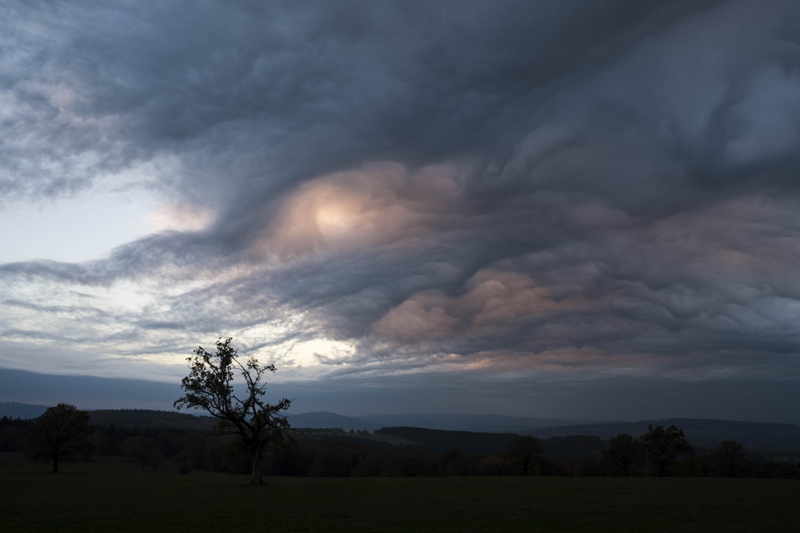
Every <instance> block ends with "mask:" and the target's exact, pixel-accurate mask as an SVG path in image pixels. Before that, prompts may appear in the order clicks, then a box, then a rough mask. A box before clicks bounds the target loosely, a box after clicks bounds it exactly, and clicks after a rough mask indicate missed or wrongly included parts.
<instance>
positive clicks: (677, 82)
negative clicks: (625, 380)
mask: <svg viewBox="0 0 800 533" xmlns="http://www.w3.org/2000/svg"><path fill="white" fill-rule="evenodd" d="M2 10H3V11H2V13H0V14H2V15H4V16H3V17H0V19H2V20H3V21H4V22H0V34H2V35H3V37H1V38H0V98H2V102H7V103H8V106H7V108H8V109H9V110H10V111H8V112H7V113H6V114H4V115H0V128H2V129H3V132H4V134H3V136H2V138H3V140H2V141H0V191H2V192H3V194H4V197H5V198H6V201H20V200H25V201H39V200H41V199H42V198H50V197H53V196H59V195H69V194H78V193H79V191H82V190H86V189H90V188H91V187H95V186H97V183H99V182H102V181H103V180H111V181H113V180H115V179H117V178H115V176H117V175H118V174H120V173H125V172H128V173H130V172H133V173H137V172H138V173H139V174H142V175H146V176H147V178H140V179H139V181H136V182H135V183H133V185H131V184H130V183H128V184H127V185H125V186H126V187H131V186H133V187H148V188H151V189H153V190H157V191H160V194H162V195H163V196H164V198H167V199H171V200H174V201H176V202H179V203H182V204H185V205H188V206H190V207H191V208H193V209H200V210H206V211H208V212H210V213H212V219H213V221H212V222H211V223H210V224H209V225H207V226H206V227H205V228H204V229H201V230H197V231H182V232H179V231H172V232H163V233H159V234H154V235H151V236H149V237H146V238H143V239H140V240H138V241H135V242H131V243H128V244H125V245H122V246H120V247H118V248H117V249H115V250H114V251H113V252H112V253H111V254H110V255H109V256H108V257H106V258H103V259H100V260H95V261H92V262H86V263H80V264H67V263H58V262H54V261H38V262H24V263H9V264H3V265H0V277H2V279H3V282H4V283H5V284H6V285H5V286H6V287H8V289H6V291H7V294H6V295H4V298H3V301H4V303H3V306H4V310H0V313H2V314H0V320H3V321H5V322H7V324H6V326H5V327H3V328H0V329H2V331H0V334H2V335H3V336H4V337H6V338H10V339H13V340H15V341H17V342H19V341H21V340H22V339H24V338H30V339H39V340H41V341H42V342H45V341H46V342H50V343H54V342H58V341H59V340H61V341H63V342H64V343H66V344H68V345H70V346H73V347H76V349H77V348H80V349H86V347H87V346H89V345H90V344H91V343H92V342H94V343H96V344H97V345H98V346H102V347H103V349H109V350H112V351H113V352H114V353H117V354H124V355H125V356H126V357H127V356H135V355H136V354H140V355H146V356H156V355H157V354H160V353H166V352H168V353H171V354H177V353H181V351H183V353H185V351H186V349H188V348H189V347H191V346H192V345H193V344H196V342H197V340H200V339H197V338H198V336H202V337H204V338H211V339H213V338H215V336H217V335H223V336H224V335H227V334H228V333H229V332H232V331H236V332H242V339H241V340H242V342H243V347H244V348H246V349H251V350H254V351H258V350H263V351H265V352H266V351H269V350H275V351H276V354H277V355H275V357H284V356H285V358H286V363H287V365H289V363H290V362H291V361H293V360H292V359H291V358H292V357H293V356H292V355H289V354H290V353H291V347H292V346H299V345H301V344H302V343H309V342H311V341H313V340H315V339H327V340H328V341H330V342H333V343H339V344H336V346H340V347H341V344H342V343H343V344H344V345H347V346H348V347H349V349H347V350H344V349H341V350H339V351H335V352H333V353H328V352H325V353H322V351H321V352H320V353H319V355H318V357H317V360H316V364H317V365H318V366H321V367H323V368H324V369H326V372H328V373H329V379H340V380H349V379H367V378H366V377H364V376H372V375H380V374H393V373H406V374H409V373H422V372H434V371H435V372H444V371H445V370H447V371H450V372H457V371H463V369H466V368H485V369H487V371H492V372H494V373H498V374H502V373H511V374H513V373H514V372H517V373H519V376H523V374H524V372H541V373H545V374H548V375H550V374H552V375H561V374H564V375H570V376H578V375H586V376H591V375H595V374H592V373H596V375H598V376H599V375H602V376H608V375H615V376H619V375H626V376H629V377H631V379H634V378H636V377H637V376H638V377H639V378H641V379H644V377H643V376H651V375H655V374H668V375H670V376H674V377H675V379H683V380H690V379H696V380H706V381H707V380H713V379H716V378H720V376H724V377H725V379H726V380H727V381H726V383H728V384H729V385H727V386H731V387H732V386H734V385H733V384H735V383H736V381H735V380H736V379H739V378H738V377H737V376H743V375H747V376H750V377H753V376H759V377H760V379H764V380H767V381H769V380H775V379H778V378H782V379H789V378H791V379H796V378H797V377H798V374H797V371H796V369H795V364H794V362H793V361H794V359H795V358H796V356H797V353H798V348H800V346H799V345H798V342H800V328H799V327H798V326H797V324H798V323H799V322H798V319H800V301H798V300H799V298H798V296H799V295H800V285H798V283H797V282H796V280H795V276H794V266H795V265H796V264H797V261H798V259H800V258H799V257H797V256H798V250H800V248H798V242H800V241H798V237H800V219H799V218H798V217H797V215H796V213H797V208H798V203H800V198H798V194H797V193H798V185H797V184H798V181H797V179H796V178H797V176H798V174H799V173H800V156H798V154H800V128H798V124H800V121H798V118H800V117H798V114H800V10H798V9H797V7H796V6H795V5H794V4H793V3H792V2H789V1H779V0H774V1H769V2H763V1H759V2H755V1H728V2H724V1H717V2H712V1H708V2H688V1H687V2H638V1H610V0H609V1H603V2H537V3H524V2H500V3H497V2H494V3H491V4H488V3H481V2H467V3H465V2H457V3H455V2H453V3H451V2H370V3H364V2H353V3H349V2H338V3H335V4H331V3H313V2H312V3H304V4H300V5H298V4H295V3H266V4H265V3H247V2H238V3H237V2H234V3H225V4H222V3H215V2H205V3H196V2H189V3H184V2H171V3H168V4H163V3H145V4H142V3H135V4H133V3H132V4H124V3H123V4H117V5H114V6H100V5H97V4H95V3H90V2H86V3H70V4H64V3H58V2H56V3H41V4H39V3H33V4H31V3H24V4H23V3H19V4H14V3H11V4H8V5H7V6H6V7H4V8H2ZM142 169H146V171H143V170H142ZM31 287H38V288H39V289H38V292H37V290H35V289H31ZM126 291H127V292H126ZM131 291H133V292H134V293H136V298H128V297H126V294H131ZM44 294H46V295H47V296H44ZM47 300H53V301H47ZM70 313H72V314H73V315H74V316H80V317H83V318H84V319H85V321H84V323H82V324H81V327H80V328H78V330H79V331H71V330H70V328H69V315H70ZM44 317H46V319H45V320H43V318H44ZM337 349H338V348H337ZM280 354H285V355H280ZM307 364H308V362H307V361H306V362H305V363H303V365H307ZM289 366H291V365H289ZM301 366H302V365H301ZM453 375H455V374H453ZM409 379H410V378H409ZM453 379H456V378H453ZM519 379H520V380H522V379H523V378H522V377H520V378H519ZM620 379H622V378H620ZM648 379H649V378H648ZM720 379H721V378H720ZM575 390H577V389H575Z"/></svg>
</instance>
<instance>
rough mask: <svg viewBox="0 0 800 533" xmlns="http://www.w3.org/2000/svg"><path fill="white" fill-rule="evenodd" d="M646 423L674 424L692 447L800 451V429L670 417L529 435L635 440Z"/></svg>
mask: <svg viewBox="0 0 800 533" xmlns="http://www.w3.org/2000/svg"><path fill="white" fill-rule="evenodd" d="M648 424H652V425H654V426H665V427H667V426H670V425H672V424H675V425H676V426H677V427H679V428H681V429H683V431H684V434H685V435H686V440H688V441H689V443H690V444H692V445H693V446H699V447H706V448H711V447H716V446H717V445H718V444H719V443H720V442H722V441H723V440H735V441H737V442H739V443H741V444H742V445H744V446H745V447H746V448H755V449H763V450H784V451H785V450H800V426H796V425H793V424H772V423H763V422H734V421H730V420H705V419H694V418H670V419H666V420H642V421H640V422H614V423H606V424H582V425H574V426H559V427H547V428H535V429H532V430H529V431H528V433H530V434H532V435H535V436H537V437H553V436H566V435H594V436H597V437H600V438H601V439H603V440H608V439H610V438H612V437H616V436H617V435H618V434H620V433H624V434H628V435H632V436H634V437H638V436H639V435H641V434H642V433H645V432H646V431H647V425H648Z"/></svg>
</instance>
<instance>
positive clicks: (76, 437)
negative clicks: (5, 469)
mask: <svg viewBox="0 0 800 533" xmlns="http://www.w3.org/2000/svg"><path fill="white" fill-rule="evenodd" d="M91 433H92V429H91V428H90V427H89V413H87V412H86V411H79V410H78V408H77V407H75V406H74V405H69V404H66V403H60V404H58V405H56V406H55V407H50V408H49V409H47V410H46V411H45V412H44V413H42V415H41V416H39V418H37V419H36V422H34V424H33V425H32V426H31V428H30V429H29V430H28V437H27V442H26V452H27V455H28V457H29V458H31V459H33V460H34V461H42V462H45V463H53V472H58V463H59V461H64V462H67V461H73V460H76V459H84V460H89V459H91V456H92V445H91V444H90V443H89V438H88V437H89V435H90V434H91Z"/></svg>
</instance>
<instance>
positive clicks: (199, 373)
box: [174, 338, 291, 485]
mask: <svg viewBox="0 0 800 533" xmlns="http://www.w3.org/2000/svg"><path fill="white" fill-rule="evenodd" d="M232 341H233V339H232V338H228V339H225V340H224V341H223V340H222V339H219V340H217V353H216V354H211V353H209V352H207V351H205V350H204V349H203V347H202V346H200V347H198V348H197V349H196V350H194V351H193V353H194V356H191V357H188V358H187V361H188V362H189V366H190V368H191V371H190V372H189V375H188V376H186V377H185V378H183V380H182V382H181V383H182V385H181V387H182V388H183V390H184V391H185V392H186V395H185V396H183V397H181V398H180V399H178V400H177V401H176V402H175V404H174V405H175V407H176V408H177V409H181V408H184V407H187V408H188V407H191V408H200V409H205V410H206V411H208V412H209V413H210V414H211V416H214V417H216V418H217V419H218V420H219V423H218V424H217V431H218V432H219V433H221V434H229V435H237V436H238V437H239V438H240V439H241V443H242V447H243V448H244V449H245V450H246V451H248V452H249V453H250V454H251V455H252V456H253V468H252V472H251V478H250V482H251V483H254V484H259V485H263V484H264V481H263V479H262V468H263V462H264V450H265V449H266V448H267V447H268V446H269V445H271V444H274V445H280V444H282V443H283V439H284V433H285V431H286V430H288V429H289V423H288V422H287V420H286V417H284V416H281V415H280V413H281V411H284V410H286V409H288V408H289V405H290V404H291V401H290V400H287V399H286V398H283V399H282V400H281V401H279V402H278V403H276V404H275V405H271V404H268V403H264V402H263V401H262V400H261V397H262V396H264V394H265V388H266V383H264V382H263V381H262V380H263V378H264V375H265V374H266V373H267V372H275V365H265V366H261V365H260V364H259V362H258V361H257V360H256V359H254V358H250V359H248V360H247V361H245V362H244V363H242V362H240V361H239V359H238V358H237V355H238V353H237V351H236V349H234V348H233V346H231V342H232ZM236 370H238V371H240V374H241V375H242V377H243V378H244V385H245V391H244V395H243V397H242V398H239V397H238V396H237V395H236V393H235V391H234V387H233V374H234V371H236Z"/></svg>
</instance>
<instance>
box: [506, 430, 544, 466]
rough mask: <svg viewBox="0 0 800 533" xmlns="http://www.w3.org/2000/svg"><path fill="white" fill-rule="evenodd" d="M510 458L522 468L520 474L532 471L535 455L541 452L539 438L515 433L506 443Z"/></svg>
mask: <svg viewBox="0 0 800 533" xmlns="http://www.w3.org/2000/svg"><path fill="white" fill-rule="evenodd" d="M508 453H509V455H510V456H511V460H512V461H513V462H514V464H516V465H517V466H519V467H520V468H521V469H522V475H523V476H527V475H528V474H529V473H532V472H533V471H534V469H535V466H536V456H537V455H538V454H540V453H542V445H541V443H540V442H539V439H537V438H536V437H534V436H533V435H517V436H515V437H513V438H512V439H511V440H510V441H509V443H508Z"/></svg>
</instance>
